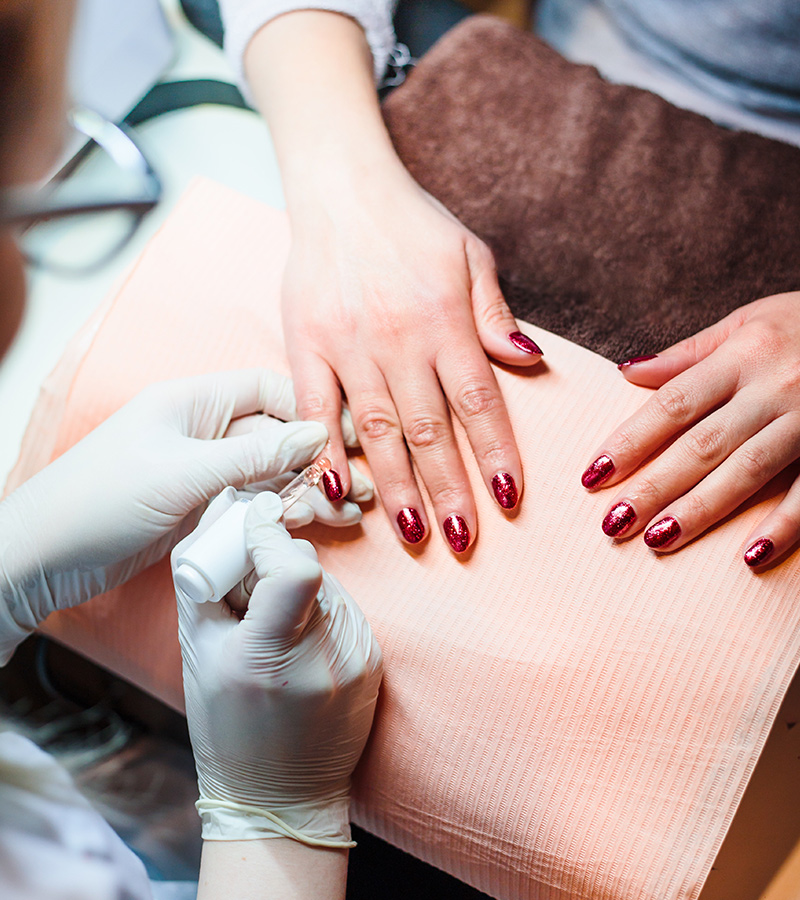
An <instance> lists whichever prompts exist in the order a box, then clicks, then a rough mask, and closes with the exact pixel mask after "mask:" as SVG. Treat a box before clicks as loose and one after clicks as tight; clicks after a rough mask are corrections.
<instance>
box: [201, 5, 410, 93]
mask: <svg viewBox="0 0 800 900" xmlns="http://www.w3.org/2000/svg"><path fill="white" fill-rule="evenodd" d="M395 3H396V0H326V2H321V3H316V2H313V0H312V2H308V0H306V2H300V3H298V2H292V0H220V4H219V6H220V11H221V13H222V22H223V25H224V26H225V52H226V54H227V56H228V59H229V60H230V62H231V65H232V66H233V69H234V72H235V73H236V77H237V79H238V81H239V84H240V85H242V86H243V87H244V88H245V93H246V94H247V88H246V84H245V77H244V65H243V59H244V52H245V50H246V49H247V45H248V44H249V43H250V41H251V39H252V38H253V36H254V35H255V33H256V32H257V31H258V30H259V29H260V28H261V27H262V26H263V25H266V24H267V22H269V21H270V20H271V19H274V18H275V17H276V16H279V15H281V14H282V13H287V12H293V11H295V10H299V9H321V10H327V11H329V12H337V13H342V14H344V15H346V16H349V17H350V18H351V19H354V20H355V21H356V22H358V24H359V25H360V26H361V27H362V28H363V29H364V33H365V35H366V37H367V41H368V42H369V46H370V49H371V50H372V58H373V61H374V72H375V82H376V83H379V82H380V80H381V79H382V78H383V73H384V71H385V69H386V63H387V60H388V59H389V54H390V53H391V51H392V49H393V47H394V45H395V36H394V28H393V27H392V14H393V13H394V7H395Z"/></svg>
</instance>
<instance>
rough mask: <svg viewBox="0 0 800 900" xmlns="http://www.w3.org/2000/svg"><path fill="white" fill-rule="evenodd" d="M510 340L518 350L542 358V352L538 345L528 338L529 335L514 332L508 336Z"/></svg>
mask: <svg viewBox="0 0 800 900" xmlns="http://www.w3.org/2000/svg"><path fill="white" fill-rule="evenodd" d="M508 339H509V340H510V341H511V343H512V344H513V345H514V346H515V347H516V348H517V350H522V352H523V353H530V354H531V356H534V355H536V356H541V355H542V351H541V350H540V349H539V347H538V345H537V344H534V342H533V341H532V340H531V339H530V338H529V337H528V335H527V334H523V333H522V332H521V331H512V332H511V334H510V335H509V336H508Z"/></svg>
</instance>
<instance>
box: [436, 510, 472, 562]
mask: <svg viewBox="0 0 800 900" xmlns="http://www.w3.org/2000/svg"><path fill="white" fill-rule="evenodd" d="M442 527H443V528H444V533H445V534H446V535H447V540H448V541H450V546H451V547H452V548H453V550H455V551H456V553H463V552H464V551H465V550H466V549H467V547H469V528H468V527H467V523H466V521H465V519H464V518H462V517H461V516H456V515H452V516H448V517H447V518H446V519H445V520H444V522H443V523H442Z"/></svg>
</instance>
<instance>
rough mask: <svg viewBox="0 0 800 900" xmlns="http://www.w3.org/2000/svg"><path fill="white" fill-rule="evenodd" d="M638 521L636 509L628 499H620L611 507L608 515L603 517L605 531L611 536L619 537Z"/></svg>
mask: <svg viewBox="0 0 800 900" xmlns="http://www.w3.org/2000/svg"><path fill="white" fill-rule="evenodd" d="M635 521H636V510H635V509H634V508H633V507H632V506H631V505H630V503H628V501H627V500H620V502H619V503H615V504H614V506H612V507H611V510H610V512H609V513H608V515H607V516H606V517H605V519H603V532H604V533H605V534H607V535H608V536H609V537H619V536H620V535H621V534H625V532H626V531H627V530H628V529H629V528H630V527H631V525H633V523H634V522H635Z"/></svg>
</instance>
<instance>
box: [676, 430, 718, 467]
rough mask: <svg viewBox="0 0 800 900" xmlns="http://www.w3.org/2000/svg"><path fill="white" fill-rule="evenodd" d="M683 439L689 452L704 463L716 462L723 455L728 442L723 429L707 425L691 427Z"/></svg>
mask: <svg viewBox="0 0 800 900" xmlns="http://www.w3.org/2000/svg"><path fill="white" fill-rule="evenodd" d="M684 441H685V446H686V450H687V451H688V452H689V454H690V455H691V456H693V457H695V458H697V459H698V460H699V461H700V462H701V463H705V464H710V463H714V462H717V460H719V459H720V458H721V457H723V456H725V450H726V449H727V443H728V441H727V436H726V434H725V431H724V430H723V429H721V428H713V427H709V426H703V427H700V426H698V427H697V428H693V429H692V430H691V431H689V432H688V433H687V434H686V436H685V437H684Z"/></svg>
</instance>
